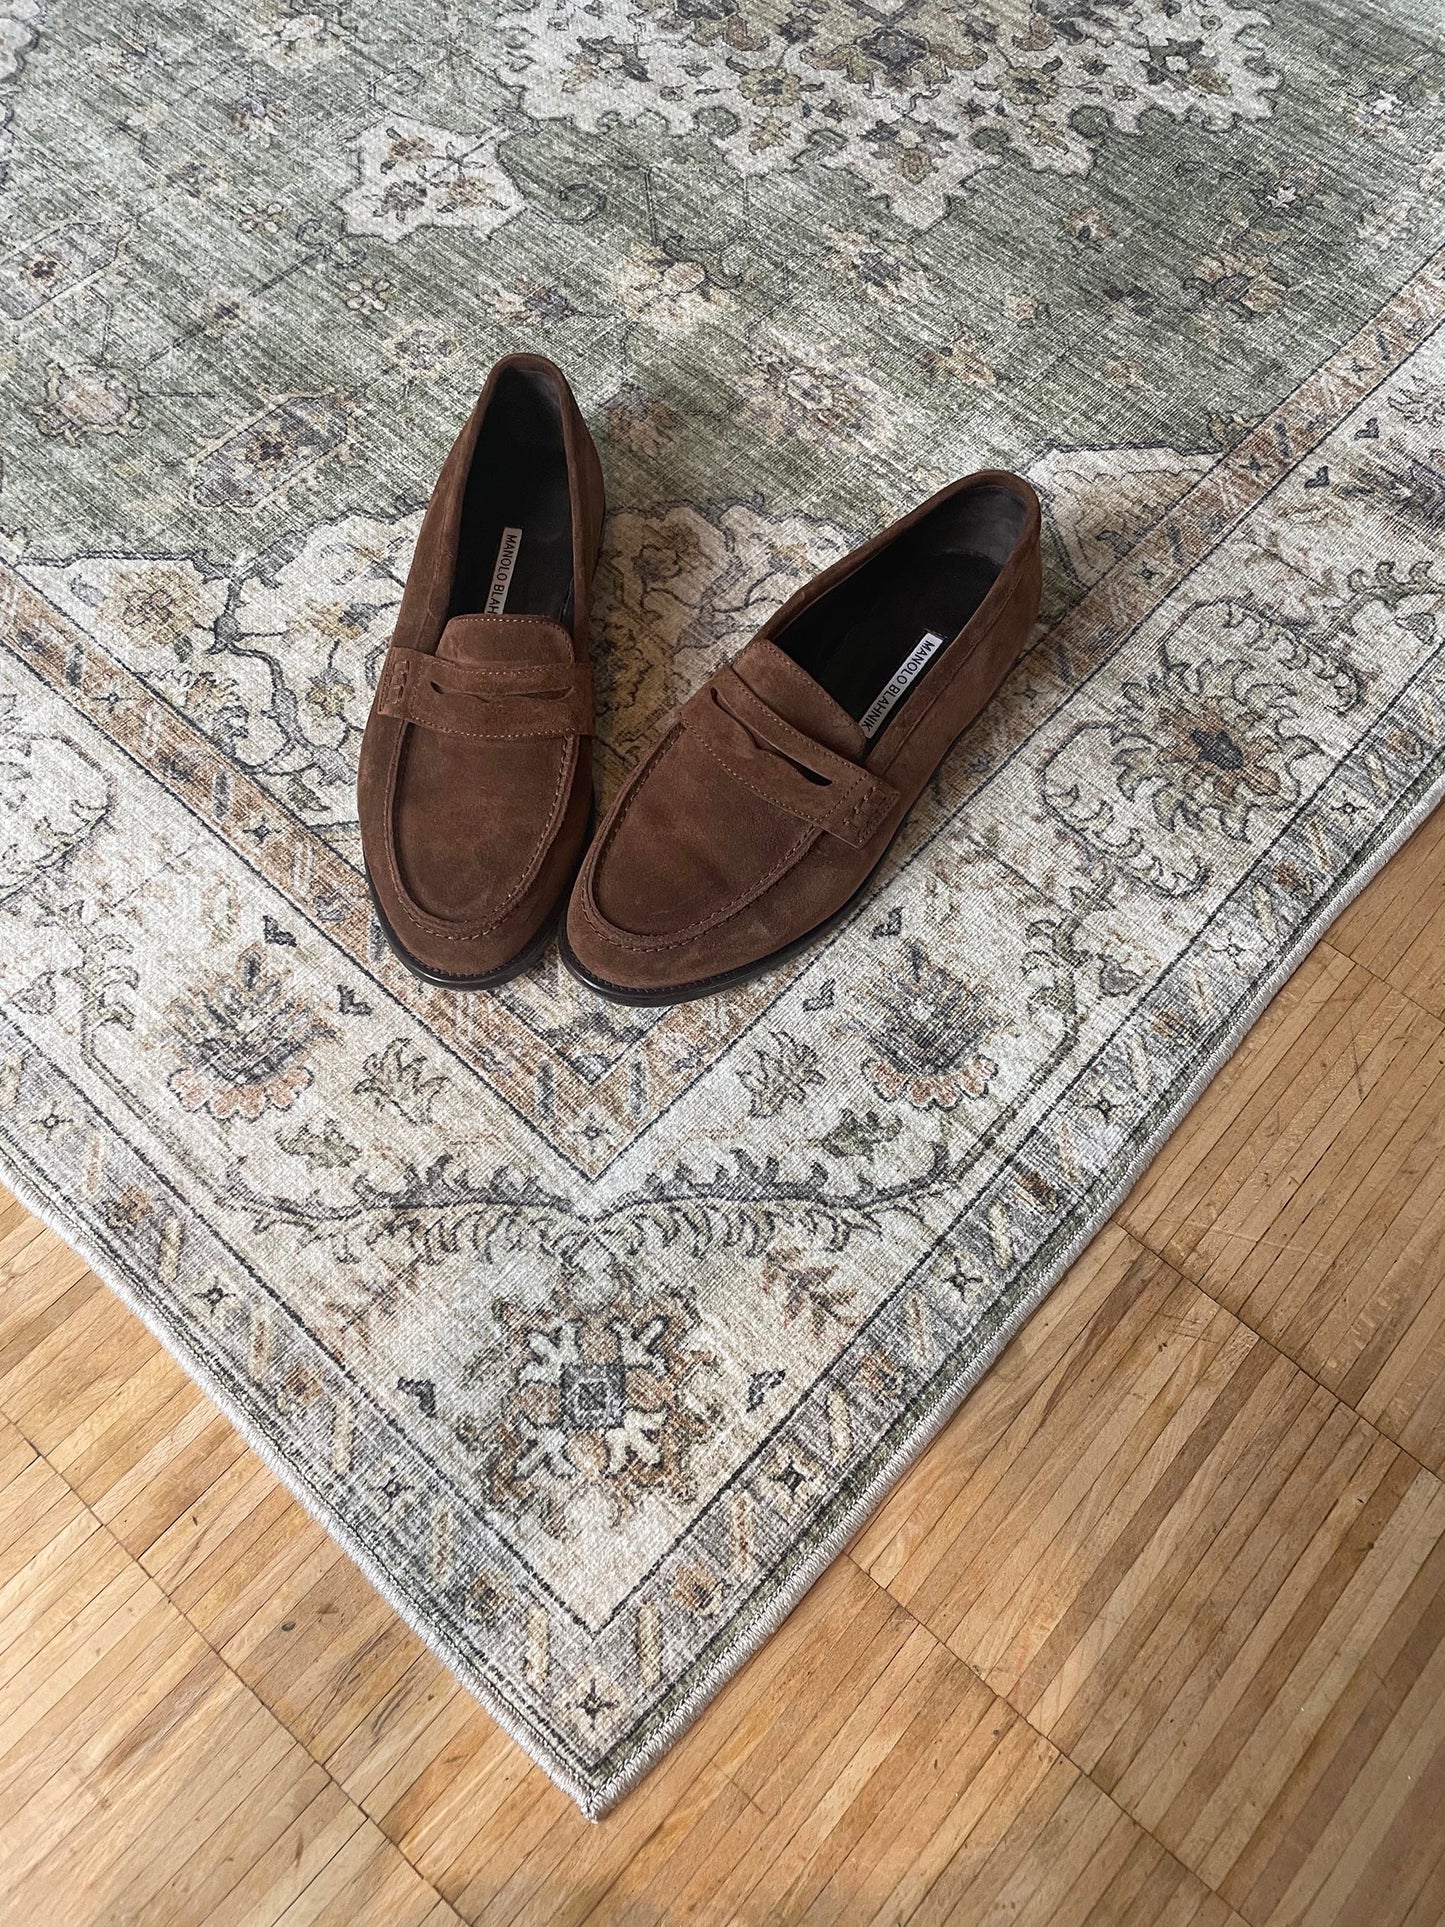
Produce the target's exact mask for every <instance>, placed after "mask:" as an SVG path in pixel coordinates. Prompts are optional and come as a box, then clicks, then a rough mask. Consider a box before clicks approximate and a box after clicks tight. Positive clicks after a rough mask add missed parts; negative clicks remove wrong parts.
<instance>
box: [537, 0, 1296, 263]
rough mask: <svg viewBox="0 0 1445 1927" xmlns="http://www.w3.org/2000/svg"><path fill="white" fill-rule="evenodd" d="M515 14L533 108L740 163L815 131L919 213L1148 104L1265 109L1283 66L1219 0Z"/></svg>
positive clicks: (1065, 158)
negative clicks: (698, 146) (712, 150)
mask: <svg viewBox="0 0 1445 1927" xmlns="http://www.w3.org/2000/svg"><path fill="white" fill-rule="evenodd" d="M512 15H513V19H514V21H515V38H514V40H513V42H512V47H513V51H512V53H511V58H510V61H509V67H510V70H511V72H512V73H514V74H515V75H516V77H517V79H518V80H519V81H520V82H521V85H522V87H523V90H524V98H525V100H526V104H527V109H528V112H529V113H531V114H534V115H536V116H538V117H540V118H554V117H559V116H560V117H563V118H565V119H567V120H570V121H572V122H574V123H575V124H576V125H577V126H578V127H579V128H583V129H585V130H586V131H588V132H596V131H598V130H599V129H600V128H601V127H602V126H603V125H604V123H605V122H606V121H607V120H608V119H609V118H610V117H613V116H618V115H620V116H623V117H625V118H632V117H634V116H636V115H639V114H642V113H645V112H652V113H661V114H663V115H665V116H666V118H667V121H668V124H669V125H670V126H671V127H672V128H673V129H674V130H675V131H677V132H687V131H691V130H692V129H693V128H695V127H698V126H704V127H706V128H707V131H708V135H709V138H711V139H712V140H714V141H715V142H716V143H717V145H718V146H719V147H720V148H721V149H722V150H723V152H724V153H725V154H726V155H727V157H728V159H729V160H730V161H731V162H732V164H733V165H734V166H735V167H737V168H738V169H739V170H740V171H741V172H743V173H762V172H765V171H768V170H770V169H773V168H776V167H778V166H779V165H780V164H782V163H784V162H787V161H789V160H794V159H796V158H797V157H798V156H799V155H800V154H802V153H803V152H805V151H806V150H809V149H811V150H813V151H815V152H816V153H817V154H818V155H819V156H820V157H821V158H822V159H823V160H824V161H825V162H826V164H827V165H829V166H832V167H845V168H847V169H848V170H849V171H850V172H851V173H853V174H855V175H857V176H858V178H859V179H860V180H862V181H864V182H865V183H866V184H867V185H868V187H869V188H870V189H872V190H873V191H874V192H881V193H883V194H885V195H886V196H887V199H888V202H889V205H890V206H891V207H892V209H893V211H894V212H895V213H896V214H898V215H900V216H901V217H902V218H903V219H904V220H906V221H910V222H913V223H917V224H919V225H923V224H926V223H929V222H932V221H935V220H937V219H938V218H939V216H940V215H941V214H942V213H943V211H944V207H945V205H946V199H947V196H948V195H949V194H956V193H957V192H958V191H959V189H960V188H961V187H962V186H963V185H964V184H965V183H966V182H967V181H969V180H970V179H971V178H972V177H973V176H974V175H975V174H977V173H978V172H979V171H980V170H981V169H983V168H986V167H988V166H990V165H996V164H997V163H998V162H999V160H1000V159H1001V158H1003V157H1004V156H1009V157H1010V158H1015V159H1017V160H1020V161H1022V162H1023V163H1024V164H1025V165H1027V166H1029V167H1035V168H1047V169H1052V170H1055V171H1058V172H1060V173H1069V174H1083V173H1086V172H1087V171H1088V168H1089V166H1090V163H1091V161H1092V159H1093V156H1094V152H1095V150H1096V146H1097V143H1098V141H1099V140H1100V139H1101V138H1102V135H1103V131H1104V129H1105V127H1110V128H1113V129H1117V130H1122V131H1132V130H1133V129H1134V128H1136V127H1137V126H1138V124H1139V120H1140V117H1141V115H1143V114H1144V112H1145V111H1146V110H1147V109H1149V108H1156V109H1160V110H1162V111H1163V112H1164V113H1166V114H1172V115H1174V116H1176V117H1177V118H1180V119H1183V118H1184V117H1186V116H1188V117H1191V118H1194V119H1197V120H1200V121H1203V122H1204V123H1205V124H1207V125H1208V126H1210V127H1214V128H1224V127H1228V126H1229V125H1230V124H1231V123H1232V122H1233V121H1235V120H1238V119H1246V120H1258V119H1261V118H1263V117H1264V116H1265V115H1267V114H1268V113H1269V111H1270V104H1271V94H1272V90H1273V89H1274V88H1275V87H1277V86H1278V84H1279V77H1278V74H1277V73H1275V72H1274V71H1273V70H1272V68H1271V66H1270V64H1269V61H1268V58H1267V55H1266V53H1265V45H1266V42H1265V39H1264V35H1265V30H1266V28H1267V24H1268V23H1267V18H1266V16H1265V15H1264V14H1263V13H1261V12H1259V11H1257V10H1255V9H1253V8H1241V7H1236V6H1234V5H1232V4H1224V5H1207V4H1203V3H1202V0H1176V3H1174V4H1170V5H1168V6H1163V5H1160V4H1158V0H1123V3H1122V4H1120V5H1115V6H1108V7H1099V6H1095V5H1092V4H1089V0H1062V3H1061V4H1038V5H1033V6H1025V5H1021V4H1018V3H1017V0H991V4H990V5H989V6H987V7H969V8H966V9H964V8H960V7H958V6H956V5H953V4H951V3H950V0H924V3H923V4H922V5H919V6H913V7H910V8H908V9H907V11H906V15H905V16H904V17H903V18H902V19H900V20H898V21H897V22H896V23H895V22H890V21H888V20H886V19H885V18H880V16H879V15H878V14H877V13H876V12H874V11H873V10H872V9H869V8H864V7H860V6H858V5H856V4H853V3H852V0H806V4H804V5H803V6H801V7H799V8H795V9H794V10H793V11H792V12H791V13H788V14H786V15H785V16H784V17H783V18H781V19H778V20H772V19H768V18H765V17H761V16H759V15H758V14H757V13H756V11H754V12H752V13H748V12H746V11H745V10H744V9H743V8H742V7H740V6H739V5H737V4H736V0H704V3H703V4H689V3H685V0H598V4H596V5H594V6H591V7H589V8H587V9H585V10H584V11H582V12H578V11H577V9H575V8H573V7H568V6H565V5H564V4H562V0H518V4H516V5H514V7H513V9H512ZM559 70H560V72H561V74H562V76H563V78H562V82H561V85H560V87H559V86H558V84H557V79H556V76H557V73H558V71H559ZM724 101H725V102H726V103H727V105H726V106H725V107H721V106H720V105H719V103H721V102H724Z"/></svg>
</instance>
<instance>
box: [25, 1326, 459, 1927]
mask: <svg viewBox="0 0 1445 1927" xmlns="http://www.w3.org/2000/svg"><path fill="white" fill-rule="evenodd" d="M42 1342H43V1341H42ZM117 1396H118V1397H120V1398H121V1400H122V1402H123V1392H118V1393H117ZM30 1409H36V1408H30ZM15 1436H18V1435H17V1434H15V1433H14V1431H13V1428H11V1427H8V1426H7V1427H0V1452H3V1451H4V1450H5V1448H6V1447H7V1446H9V1445H10V1444H11V1442H12V1439H13V1438H14V1437H15ZM0 1547H3V1548H4V1552H5V1553H6V1554H10V1553H12V1552H13V1550H14V1549H15V1548H17V1547H18V1548H21V1549H22V1556H20V1557H19V1558H18V1559H17V1558H14V1557H6V1558H4V1560H3V1571H4V1573H5V1579H4V1586H3V1590H0V1660H3V1665H0V1787H3V1789H4V1794H5V1800H4V1809H3V1813H0V1917H3V1918H5V1919H7V1920H36V1921H39V1920H47V1921H49V1920H56V1921H76V1922H80V1921H91V1920H95V1921H99V1920H111V1919H144V1920H145V1921H146V1922H147V1923H148V1927H149V1923H153V1922H156V1923H159V1922H163V1921H169V1922H175V1923H187V1927H200V1923H202V1922H205V1923H208V1924H209V1923H213V1922H217V1921H225V1920H228V1919H229V1920H234V1921H236V1922H246V1923H248V1924H249V1923H252V1922H254V1921H256V1920H263V1921H267V1922H270V1921H276V1920H281V1919H283V1918H284V1919H286V1920H288V1921H292V1922H297V1923H299V1922H301V1921H335V1922H343V1921H344V1922H348V1923H350V1922H353V1921H363V1920H367V1919H371V1920H375V1921H377V1922H382V1921H385V1922H388V1923H391V1922H396V1923H412V1922H415V1923H418V1927H420V1924H422V1923H425V1927H439V1923H440V1922H442V1921H444V1920H453V1921H454V1920H455V1919H456V1918H457V1917H456V1916H455V1915H454V1914H453V1913H452V1912H451V1910H450V1909H449V1908H447V1907H446V1906H445V1905H444V1903H443V1902H442V1901H441V1899H440V1897H439V1896H438V1894H437V1893H436V1892H435V1890H434V1889H433V1888H431V1887H430V1886H429V1885H428V1884H427V1883H426V1881H425V1880H424V1879H423V1878H422V1876H421V1875H420V1874H418V1873H417V1872H416V1870H415V1869H414V1868H412V1867H411V1866H410V1865H409V1864H408V1863H407V1861H406V1860H405V1858H404V1857H403V1856H402V1855H401V1854H400V1853H399V1852H398V1851H397V1849H396V1847H395V1846H394V1845H393V1844H392V1843H391V1842H390V1841H389V1840H388V1839H387V1838H386V1837H385V1835H384V1834H382V1832H381V1831H380V1829H379V1828H378V1827H376V1826H375V1825H374V1823H372V1822H371V1821H369V1820H368V1819H367V1818H366V1816H365V1815H364V1814H363V1813H362V1812H361V1810H360V1808H358V1807H357V1806H356V1805H355V1804H354V1803H353V1802H352V1801H351V1800H349V1799H348V1798H347V1797H346V1795H345V1794H344V1793H343V1791H342V1790H341V1788H340V1787H338V1786H337V1785H336V1783H335V1782H334V1781H333V1780H332V1779H330V1777H329V1776H328V1775H327V1774H326V1772H325V1771H324V1769H323V1768H322V1767H321V1766H319V1765H318V1764H317V1762H316V1761H315V1760H313V1759H312V1758H311V1756H310V1755H309V1754H308V1752H307V1751H306V1748H305V1747H304V1746H303V1745H302V1744H301V1743H300V1742H299V1741H298V1740H297V1739H296V1738H295V1737H294V1736H293V1735H292V1734H291V1733H290V1732H288V1731H287V1729H286V1727H285V1726H284V1725H283V1724H282V1723H281V1722H280V1721H279V1720H278V1719H277V1718H276V1717H275V1715H274V1714H273V1713H272V1712H271V1711H270V1710H269V1709H268V1708H267V1707H266V1706H265V1705H264V1704H263V1703H262V1702H261V1700H260V1699H259V1698H258V1697H257V1696H256V1695H255V1694H254V1693H253V1692H252V1691H251V1690H250V1689H249V1687H247V1686H246V1685H245V1683H244V1682H243V1681H242V1680H241V1679H240V1678H239V1677H238V1675H237V1674H236V1673H235V1672H234V1671H233V1670H232V1669H231V1668H230V1667H229V1666H227V1665H226V1663H225V1662H224V1660H223V1659H222V1658H221V1657H220V1656H219V1655H218V1654H217V1652H216V1651H215V1650H214V1648H213V1647H211V1646H210V1645H208V1644H207V1643H206V1641H205V1640H204V1639H203V1638H202V1637H201V1636H200V1634H199V1633H198V1632H197V1631H196V1629H195V1628H194V1627H193V1626H192V1625H191V1623H190V1622H189V1621H188V1620H187V1619H186V1618H185V1616H184V1615H183V1614H182V1613H181V1612H180V1611H179V1610H178V1609H177V1608H176V1607H175V1606H174V1604H172V1603H171V1601H169V1600H168V1599H167V1598H166V1597H165V1595H164V1593H163V1592H162V1591H161V1589H160V1588H159V1587H158V1586H157V1585H156V1583H155V1581H154V1580H153V1579H152V1578H151V1577H150V1576H149V1575H148V1574H147V1573H146V1572H145V1570H144V1569H143V1568H142V1567H141V1566H140V1564H139V1563H138V1562H137V1561H136V1560H135V1559H134V1557H133V1556H132V1555H131V1554H130V1553H129V1552H128V1551H127V1549H126V1548H125V1547H124V1546H123V1545H122V1544H121V1543H120V1541H119V1539H118V1538H117V1537H116V1536H115V1535H114V1534H113V1533H112V1532H110V1531H109V1530H108V1529H107V1528H106V1527H105V1526H104V1525H102V1524H101V1522H100V1521H99V1520H98V1519H97V1518H96V1517H95V1515H94V1514H93V1513H91V1512H89V1511H88V1510H87V1509H86V1507H85V1506H84V1504H83V1502H82V1501H81V1499H80V1498H79V1497H78V1496H77V1494H76V1493H75V1492H74V1491H73V1490H72V1489H71V1488H70V1487H69V1486H68V1485H67V1484H66V1483H65V1481H64V1480H63V1479H62V1478H61V1477H60V1474H59V1473H58V1472H57V1471H56V1470H55V1468H54V1467H53V1466H52V1465H50V1464H49V1463H48V1461H47V1460H45V1459H44V1458H42V1457H40V1456H38V1455H37V1454H35V1453H34V1451H33V1449H32V1450H30V1451H29V1452H28V1454H27V1456H26V1458H25V1462H24V1465H23V1467H22V1470H21V1471H20V1472H19V1474H17V1475H15V1476H12V1477H11V1478H10V1479H9V1480H8V1481H6V1482H5V1484H4V1485H3V1487H0Z"/></svg>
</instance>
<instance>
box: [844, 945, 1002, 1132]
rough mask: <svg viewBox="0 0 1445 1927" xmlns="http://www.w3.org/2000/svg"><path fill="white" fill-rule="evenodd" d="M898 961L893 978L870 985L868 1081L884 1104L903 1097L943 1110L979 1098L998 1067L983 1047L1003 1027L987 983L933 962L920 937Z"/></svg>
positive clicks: (866, 1072)
mask: <svg viewBox="0 0 1445 1927" xmlns="http://www.w3.org/2000/svg"><path fill="white" fill-rule="evenodd" d="M902 962H903V971H902V975H901V977H899V978H891V977H890V978H884V979H883V980H882V981H881V982H875V983H874V985H873V988H872V996H871V1003H872V1007H873V1011H874V1012H876V1015H872V1016H870V1018H869V1019H867V1020H865V1035H866V1037H867V1039H868V1042H869V1044H870V1045H871V1047H872V1050H873V1053H874V1054H873V1056H872V1057H870V1058H869V1060H868V1062H867V1064H866V1065H865V1066H864V1072H865V1075H866V1076H867V1078H868V1081H869V1083H870V1084H871V1085H872V1087H873V1089H874V1090H875V1091H877V1093H878V1095H879V1096H880V1097H882V1098H883V1099H885V1100H886V1101H887V1102H888V1103H890V1104H893V1103H897V1101H898V1100H899V1099H900V1098H906V1099H907V1101H908V1102H909V1103H910V1104H914V1105H916V1106H917V1107H918V1108H919V1109H920V1110H927V1109H929V1108H930V1107H933V1108H936V1109H938V1110H944V1111H951V1110H954V1109H956V1107H957V1106H958V1105H959V1104H960V1103H961V1102H962V1101H963V1099H964V1098H966V1097H971V1098H980V1097H987V1096H988V1091H989V1085H990V1083H991V1082H992V1080H993V1079H994V1078H995V1077H997V1076H998V1070H999V1067H998V1063H997V1061H996V1060H995V1059H994V1058H992V1057H990V1056H988V1054H987V1052H986V1051H985V1048H984V1047H985V1045H989V1044H992V1043H993V1042H994V1040H995V1039H996V1038H997V1037H999V1036H1000V1035H1001V1034H1002V1033H1003V1031H1004V1030H1005V1028H1006V1026H1005V1024H1004V1023H1003V1021H1002V1020H1001V1019H1000V1018H999V1017H998V1016H997V1015H996V1013H995V1010H994V1007H993V1003H992V1000H991V999H990V996H989V993H988V990H987V989H986V988H985V987H983V986H980V985H978V984H971V983H969V982H967V981H966V980H965V979H963V978H960V977H957V976H955V975H954V974H953V972H952V971H950V970H949V969H948V967H947V966H946V965H944V964H936V963H934V962H933V961H932V960H931V959H930V957H929V955H928V953H927V951H926V950H925V949H924V948H923V946H922V944H920V943H907V944H905V945H904V947H903V957H902Z"/></svg>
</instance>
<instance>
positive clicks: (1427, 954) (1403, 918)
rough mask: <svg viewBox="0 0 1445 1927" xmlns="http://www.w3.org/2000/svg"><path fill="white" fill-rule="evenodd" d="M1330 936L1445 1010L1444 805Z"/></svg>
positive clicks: (1408, 991)
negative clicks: (1442, 809)
mask: <svg viewBox="0 0 1445 1927" xmlns="http://www.w3.org/2000/svg"><path fill="white" fill-rule="evenodd" d="M1327 941H1328V942H1329V943H1330V944H1331V945H1332V946H1333V947H1334V949H1336V950H1338V951H1340V952H1342V953H1343V955H1345V956H1347V957H1353V958H1354V960H1355V961H1356V963H1361V964H1363V965H1364V966H1365V968H1366V969H1367V970H1371V971H1373V972H1374V974H1375V975H1376V976H1377V977H1381V978H1383V979H1384V980H1385V982H1386V983H1391V984H1393V985H1394V986H1395V988H1396V989H1397V990H1400V991H1403V992H1404V994H1405V995H1406V996H1407V997H1409V998H1410V999H1412V1001H1413V1002H1415V1003H1417V1004H1419V1005H1420V1006H1421V1008H1422V1009H1424V1010H1429V1011H1433V1012H1434V1013H1435V1015H1436V1016H1437V1017H1445V812H1442V811H1440V810H1436V811H1435V813H1434V814H1433V815H1432V816H1430V817H1428V818H1427V819H1426V821H1425V822H1424V823H1423V824H1422V825H1421V827H1420V828H1419V829H1418V830H1416V832H1415V834H1414V835H1413V836H1412V837H1411V838H1410V841H1409V842H1408V843H1407V844H1406V845H1405V847H1404V849H1403V850H1401V851H1400V852H1399V854H1398V855H1397V856H1395V857H1394V858H1392V859H1391V861H1390V862H1389V863H1387V864H1386V865H1385V867H1384V869H1383V870H1381V872H1380V874H1379V875H1378V876H1377V877H1374V878H1372V879H1371V881H1370V882H1369V883H1368V884H1367V885H1366V886H1365V888H1364V889H1363V890H1362V891H1361V892H1360V894H1359V896H1358V897H1356V899H1355V901H1354V902H1353V903H1352V904H1351V905H1350V907H1349V909H1348V910H1346V911H1345V913H1344V914H1343V916H1341V917H1339V918H1337V919H1336V921H1335V923H1334V924H1333V925H1332V926H1331V928H1330V930H1329V931H1328V933H1327Z"/></svg>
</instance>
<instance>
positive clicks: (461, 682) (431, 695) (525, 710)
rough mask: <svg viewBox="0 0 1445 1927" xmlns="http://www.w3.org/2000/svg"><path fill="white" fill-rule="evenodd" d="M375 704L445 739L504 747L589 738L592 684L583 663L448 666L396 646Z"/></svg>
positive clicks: (418, 651)
mask: <svg viewBox="0 0 1445 1927" xmlns="http://www.w3.org/2000/svg"><path fill="white" fill-rule="evenodd" d="M376 703H377V707H378V709H380V710H381V711H382V712H383V713H384V714H385V715H388V716H395V717H396V718H397V719H398V721H400V722H405V723H414V724H415V725H416V727H417V728H418V729H431V730H436V731H437V732H439V733H440V734H441V735H443V736H475V737H484V738H487V739H490V740H494V741H497V742H502V741H505V740H507V739H508V738H516V737H522V736H590V735H591V734H592V682H591V676H590V674H589V673H588V669H587V666H586V664H582V663H567V662H498V663H490V662H488V663H470V662H451V661H449V660H448V659H447V658H446V657H445V656H434V655H431V654H429V653H428V652H427V651H426V650H424V649H401V648H397V647H395V646H393V647H392V648H391V649H390V650H389V651H388V653H387V658H386V662H385V665H384V666H383V668H382V672H381V681H380V683H379V684H378V685H377V691H376Z"/></svg>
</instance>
